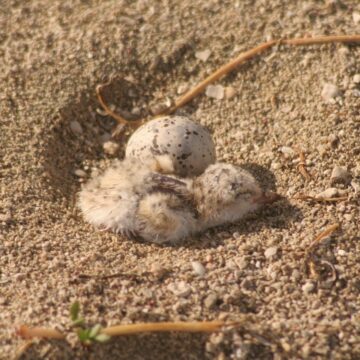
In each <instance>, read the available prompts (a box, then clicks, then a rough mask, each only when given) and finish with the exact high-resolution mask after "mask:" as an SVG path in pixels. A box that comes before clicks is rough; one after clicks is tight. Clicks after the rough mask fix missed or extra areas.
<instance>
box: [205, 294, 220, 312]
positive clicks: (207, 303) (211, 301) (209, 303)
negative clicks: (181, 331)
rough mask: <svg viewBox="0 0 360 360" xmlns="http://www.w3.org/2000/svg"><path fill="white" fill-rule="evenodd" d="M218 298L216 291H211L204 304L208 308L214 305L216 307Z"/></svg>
mask: <svg viewBox="0 0 360 360" xmlns="http://www.w3.org/2000/svg"><path fill="white" fill-rule="evenodd" d="M217 300H218V296H217V295H216V294H215V293H211V294H209V295H208V296H207V297H206V298H205V300H204V305H205V307H206V308H207V309H211V308H212V307H214V305H215V304H216V302H217Z"/></svg>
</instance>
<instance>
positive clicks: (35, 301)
mask: <svg viewBox="0 0 360 360" xmlns="http://www.w3.org/2000/svg"><path fill="white" fill-rule="evenodd" d="M1 10H2V12H1V15H0V23H1V27H0V57H1V59H2V60H3V61H1V62H0V67H1V71H0V82H1V84H2V91H1V94H0V123H1V125H0V127H1V129H0V143H1V146H0V159H1V161H0V163H1V164H0V269H1V271H0V285H1V295H0V319H1V323H2V327H1V328H0V349H1V351H0V353H1V355H0V358H1V359H14V358H16V351H17V349H19V348H20V347H21V346H22V345H23V344H24V341H23V340H20V339H19V338H18V337H16V336H14V325H18V324H28V325H35V326H48V327H51V328H58V329H65V328H67V327H68V325H69V307H70V305H71V304H72V303H73V302H74V301H75V300H78V301H79V302H80V303H81V305H82V309H83V314H84V316H85V318H86V321H87V322H88V323H89V324H97V323H100V324H102V325H103V326H112V325H117V324H129V323H140V322H153V321H155V322H158V321H174V320H180V321H195V320H199V321H202V320H219V319H223V320H225V321H229V322H231V321H241V324H242V325H241V326H240V327H238V328H235V329H232V330H227V331H224V332H219V333H216V334H203V335H199V334H180V333H176V332H174V333H171V334H154V335H145V336H127V337H119V338H118V339H116V341H111V342H110V343H109V344H104V345H101V346H100V345H99V346H93V347H91V348H88V347H81V346H79V344H77V345H76V346H74V347H71V346H70V345H67V344H66V343H60V342H53V341H51V342H49V341H41V342H35V343H33V344H32V345H31V347H29V348H27V349H26V351H25V354H24V355H23V356H22V359H28V360H30V359H62V360H70V359H85V358H86V359H87V358H91V359H99V360H104V359H159V360H165V359H180V360H184V359H200V360H205V359H218V360H220V359H224V360H225V359H244V360H245V359H246V360H254V359H259V360H263V359H274V360H278V359H316V360H320V359H334V360H337V359H359V354H360V342H359V340H358V339H359V335H360V334H359V326H358V324H359V321H360V318H359V314H360V303H359V296H360V281H359V274H360V242H359V224H358V223H359V221H358V219H359V218H360V206H359V198H358V196H354V189H355V188H356V186H355V187H354V186H353V185H352V186H351V187H350V186H349V183H348V182H345V183H343V182H339V183H336V184H335V185H329V180H330V177H331V172H332V170H333V168H334V166H335V165H338V166H341V167H344V168H346V169H347V171H348V172H349V173H351V175H352V177H351V181H352V182H353V183H354V184H355V183H357V184H358V183H359V179H360V165H359V164H358V163H359V161H358V157H359V146H360V145H359V138H360V128H359V110H360V109H359V97H357V94H358V92H359V85H358V84H357V83H355V82H354V81H353V78H354V75H355V74H360V46H354V45H352V44H351V45H347V44H330V45H319V46H318V45H313V46H310V47H291V46H284V45H279V46H277V47H275V48H274V49H272V50H270V51H266V52H265V53H264V54H263V55H260V56H257V57H256V58H254V59H253V60H251V61H250V62H248V63H246V64H244V65H243V66H241V67H239V69H237V70H236V71H234V72H233V73H232V74H231V75H230V76H226V77H224V78H222V79H219V80H218V81H217V82H216V83H215V84H214V85H220V86H222V87H223V92H224V94H223V98H224V100H223V101H216V100H215V99H212V98H209V97H208V96H206V95H205V94H203V95H200V96H198V97H197V98H196V99H195V100H194V101H192V102H191V103H190V104H188V105H186V106H183V107H182V108H181V109H179V111H178V112H177V114H176V115H185V116H191V118H192V119H193V120H194V121H196V122H197V123H200V124H202V125H204V126H206V127H208V128H209V129H210V130H211V133H212V136H213V138H214V140H215V144H216V151H217V158H218V159H219V160H221V161H227V162H232V163H236V164H239V165H240V166H244V167H246V169H248V170H251V171H252V172H253V173H254V175H255V176H256V177H257V178H258V179H259V181H260V182H261V184H262V186H263V187H264V189H269V190H274V191H277V192H278V193H279V194H281V195H282V196H283V198H282V200H281V201H279V202H278V203H277V204H274V205H272V206H267V207H265V208H264V209H263V210H261V211H260V212H259V213H257V214H254V215H251V216H250V217H249V219H247V220H244V221H241V222H239V223H236V224H232V225H228V226H223V227H220V228H215V229H212V230H210V231H208V232H207V233H205V234H200V235H198V236H195V237H194V238H191V239H189V240H188V241H187V242H186V243H185V244H182V245H181V246H156V245H154V244H145V243H142V242H139V241H136V240H127V239H124V238H122V237H120V236H117V235H115V234H111V233H108V232H106V231H104V232H99V231H95V230H94V229H93V228H92V227H91V226H89V225H88V224H86V223H85V222H84V221H83V219H82V218H81V216H80V213H79V212H78V211H77V208H76V204H75V201H76V198H77V193H78V191H79V189H80V186H81V184H80V183H81V181H82V180H83V179H85V178H81V177H80V178H79V177H76V176H75V175H74V170H75V169H82V170H83V171H84V172H86V173H87V174H90V173H91V172H92V171H93V169H98V170H99V171H101V170H102V169H105V168H106V167H107V166H109V164H110V163H111V161H112V160H113V157H119V158H121V157H123V156H124V152H125V144H126V137H125V138H123V139H119V140H118V139H117V140H116V142H118V143H119V151H118V152H117V153H116V154H115V155H111V154H107V153H106V152H105V151H104V148H103V143H104V142H106V141H108V140H110V139H109V134H111V133H112V130H113V128H114V126H115V125H116V122H115V121H114V120H112V119H111V118H110V117H109V116H107V115H106V114H105V113H104V112H103V111H101V114H99V112H98V111H97V108H99V107H100V106H99V104H98V102H97V99H96V94H95V89H96V85H98V84H99V83H102V82H106V81H107V80H108V79H110V78H111V76H112V75H114V76H113V80H112V82H111V84H110V85H109V86H108V87H107V88H105V89H104V90H103V97H104V99H105V100H106V102H107V103H108V104H109V106H111V108H112V109H113V110H114V111H116V112H117V113H119V114H121V115H122V116H124V117H125V118H129V119H130V118H131V119H132V118H139V117H144V116H147V115H148V114H149V111H150V109H155V108H156V107H158V108H159V106H158V105H159V104H161V103H162V104H163V105H166V104H169V103H172V102H173V101H174V100H175V99H176V98H177V97H178V96H179V95H177V92H178V89H179V88H180V90H181V91H185V89H188V90H189V89H191V88H192V87H193V86H194V85H195V84H197V83H198V82H199V80H201V79H204V78H205V77H206V76H208V75H210V74H211V73H212V71H213V70H214V69H217V68H218V67H219V66H221V65H223V64H224V63H225V62H227V61H229V60H230V59H233V58H234V57H235V56H237V55H238V54H239V53H240V52H242V51H244V50H247V49H250V48H251V47H253V46H256V45H258V44H260V43H262V42H263V41H266V40H269V39H280V38H292V37H301V36H311V35H322V34H354V33H356V32H358V31H357V29H356V26H355V25H356V24H355V22H356V21H357V20H356V17H355V19H354V13H358V12H359V11H360V9H359V4H358V1H357V0H342V1H322V2H320V1H315V0H308V1H306V2H302V1H287V2H284V1H280V0H273V1H265V0H254V1H239V0H237V1H228V2H224V1H208V0H206V1H205V0H199V1H189V0H184V1H170V2H168V1H163V2H160V1H142V0H135V1H126V2H125V1H80V0H78V1H73V0H53V1H49V0H36V1H16V0H11V1H3V2H2V8H1ZM205 49H209V50H211V56H210V57H209V58H208V59H207V60H206V61H205V62H204V61H202V60H199V59H197V58H196V57H195V56H194V54H195V52H196V51H199V50H202V51H203V50H205ZM265 59H266V61H265ZM324 82H327V83H330V84H335V85H336V87H338V90H339V89H341V90H342V92H341V95H340V96H335V98H331V99H332V100H331V101H329V102H327V101H324V100H323V99H322V98H321V96H320V93H321V90H322V85H323V84H324ZM181 85H182V88H181ZM228 87H232V88H233V89H235V90H236V95H235V96H233V97H232V98H228V97H227V95H226V94H227V88H228ZM355 90H356V91H355ZM336 93H338V92H336ZM225 99H226V100H225ZM112 104H114V105H112ZM75 121H76V122H77V123H78V124H80V127H81V129H82V130H81V131H80V130H79V128H78V127H77V131H76V130H74V129H75V128H74V125H72V126H71V123H72V122H75ZM79 131H80V132H79ZM130 133H131V131H129V134H126V136H128V135H130ZM103 135H105V136H104V137H103ZM335 137H338V141H333V139H335ZM281 147H290V148H293V149H295V148H296V147H301V148H302V149H304V150H305V153H306V159H307V161H308V163H309V165H308V167H307V168H308V171H309V173H311V175H312V178H311V180H310V181H305V180H304V178H303V177H302V176H301V174H300V173H299V172H298V170H297V168H296V166H297V164H298V156H297V155H295V156H294V157H292V156H291V155H290V156H286V152H285V153H283V152H281V151H279V149H280V148H281ZM320 150H321V151H320ZM272 163H273V164H274V166H273V167H272V166H271V164H272ZM330 186H331V187H336V188H337V189H338V190H341V191H345V193H346V194H349V195H350V196H349V200H345V201H341V202H333V203H324V202H310V201H309V202H308V201H302V200H298V199H296V198H294V195H295V194H297V193H304V194H318V193H320V192H322V191H324V190H325V189H327V188H329V187H330ZM333 223H341V229H339V230H338V231H336V232H335V233H334V234H333V235H332V236H331V238H330V239H328V240H324V241H321V242H320V243H319V246H318V247H316V249H314V252H315V253H314V255H315V256H316V258H317V259H319V260H323V261H327V262H328V263H330V264H332V265H333V266H335V268H336V271H337V275H338V278H337V280H336V281H335V282H332V284H330V285H331V286H329V284H328V283H327V281H328V280H329V279H328V275H329V274H328V273H327V270H328V269H327V268H326V269H321V272H320V277H319V278H316V277H315V276H313V275H311V274H308V273H306V272H305V271H304V269H303V265H304V252H305V251H306V250H307V249H308V247H309V244H311V242H312V241H313V240H314V239H315V238H316V236H317V234H319V233H320V232H321V231H323V230H324V229H326V228H327V227H328V226H329V225H331V224H333ZM272 247H277V248H278V253H277V255H276V256H275V257H274V258H271V259H267V258H266V257H265V255H264V254H265V251H266V250H267V249H269V248H272ZM339 250H343V252H344V253H343V252H341V251H340V253H339ZM280 254H281V256H279V255H280ZM191 260H196V261H199V262H200V263H201V264H202V265H203V266H204V267H205V268H206V274H205V275H204V276H197V275H196V274H195V273H194V270H193V268H192V266H191V264H190V261H191ZM324 267H325V266H324ZM82 275H94V276H96V275H100V276H103V277H101V278H85V277H83V276H82ZM106 276H110V277H109V278H106ZM171 284H172V285H171ZM304 284H305V285H304ZM307 284H309V285H307ZM179 285H180V287H179ZM303 285H304V286H305V288H304V289H303V288H302V287H303ZM169 286H170V288H171V289H173V290H174V291H175V292H174V291H172V290H170V289H169ZM305 290H306V291H309V293H306V291H305ZM178 294H185V295H186V296H179V295H178ZM70 340H71V342H72V343H74V342H75V339H74V338H73V337H72V338H71V337H70Z"/></svg>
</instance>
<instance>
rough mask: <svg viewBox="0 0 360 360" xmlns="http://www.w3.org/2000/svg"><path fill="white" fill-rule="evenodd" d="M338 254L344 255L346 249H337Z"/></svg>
mask: <svg viewBox="0 0 360 360" xmlns="http://www.w3.org/2000/svg"><path fill="white" fill-rule="evenodd" d="M338 255H339V256H345V255H346V251H345V250H343V249H339V250H338Z"/></svg>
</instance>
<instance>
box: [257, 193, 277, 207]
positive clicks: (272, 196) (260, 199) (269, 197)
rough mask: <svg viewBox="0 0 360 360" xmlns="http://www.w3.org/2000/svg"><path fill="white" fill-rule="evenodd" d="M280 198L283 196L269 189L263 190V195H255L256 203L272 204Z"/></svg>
mask: <svg viewBox="0 0 360 360" xmlns="http://www.w3.org/2000/svg"><path fill="white" fill-rule="evenodd" d="M280 199H281V196H280V195H279V194H277V193H275V192H272V191H268V192H263V193H262V194H261V195H259V196H256V197H254V198H253V202H254V203H256V204H261V205H265V204H272V203H274V202H275V201H278V200H280Z"/></svg>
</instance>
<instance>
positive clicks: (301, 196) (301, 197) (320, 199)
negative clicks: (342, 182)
mask: <svg viewBox="0 0 360 360" xmlns="http://www.w3.org/2000/svg"><path fill="white" fill-rule="evenodd" d="M293 199H296V200H310V201H316V202H338V201H345V200H347V199H348V197H347V196H339V197H333V198H328V197H316V196H311V195H305V194H297V195H295V196H294V197H293Z"/></svg>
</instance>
